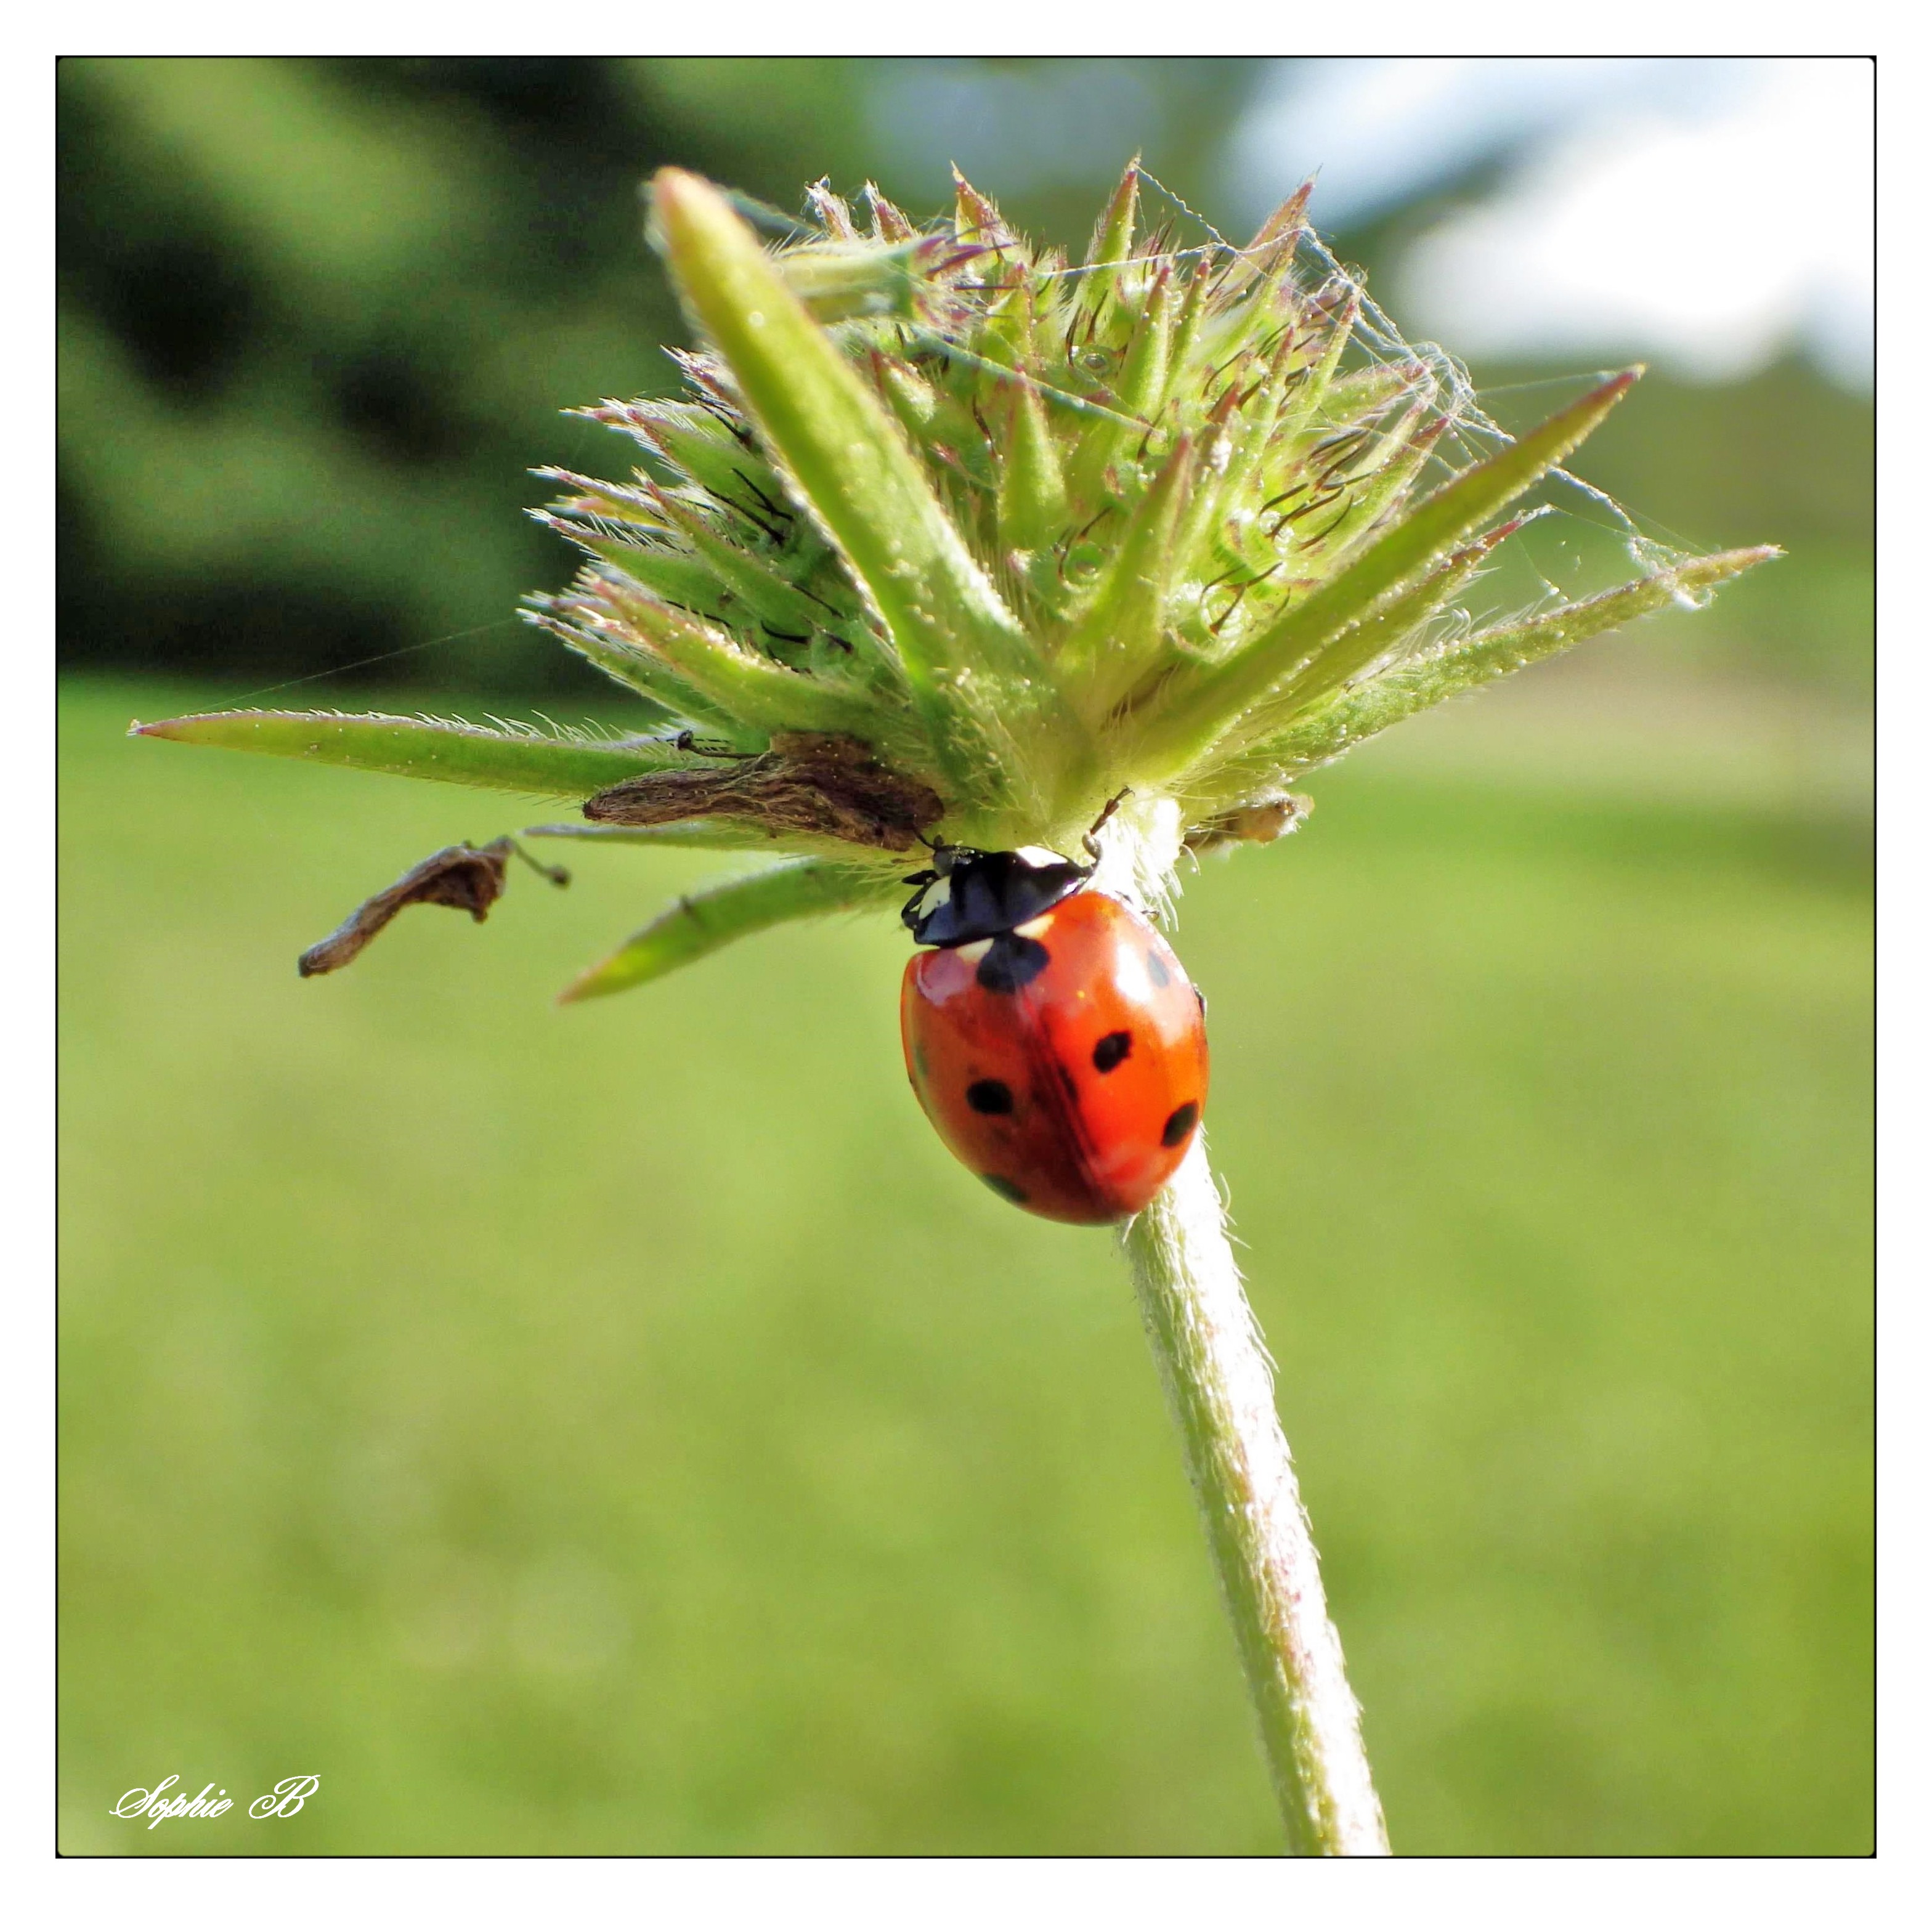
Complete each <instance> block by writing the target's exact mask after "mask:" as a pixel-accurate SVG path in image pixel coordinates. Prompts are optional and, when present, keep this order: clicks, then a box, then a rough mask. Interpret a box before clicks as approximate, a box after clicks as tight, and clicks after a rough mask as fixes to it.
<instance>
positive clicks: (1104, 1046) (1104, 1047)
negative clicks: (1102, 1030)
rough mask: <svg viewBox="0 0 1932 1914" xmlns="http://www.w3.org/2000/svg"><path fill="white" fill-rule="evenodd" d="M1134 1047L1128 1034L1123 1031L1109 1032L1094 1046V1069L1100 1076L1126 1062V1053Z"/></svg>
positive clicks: (1131, 1037) (1131, 1036)
mask: <svg viewBox="0 0 1932 1914" xmlns="http://www.w3.org/2000/svg"><path fill="white" fill-rule="evenodd" d="M1133 1047H1134V1040H1133V1035H1132V1034H1131V1033H1130V1032H1129V1031H1124V1030H1116V1031H1109V1032H1108V1033H1107V1034H1106V1036H1105V1037H1102V1038H1101V1040H1100V1042H1099V1043H1097V1044H1095V1045H1094V1068H1095V1069H1096V1070H1098V1071H1099V1072H1100V1074H1101V1075H1102V1076H1106V1074H1107V1073H1108V1072H1109V1070H1115V1069H1118V1067H1119V1066H1120V1065H1121V1064H1124V1063H1125V1062H1126V1061H1127V1052H1129V1051H1130V1050H1131V1049H1133Z"/></svg>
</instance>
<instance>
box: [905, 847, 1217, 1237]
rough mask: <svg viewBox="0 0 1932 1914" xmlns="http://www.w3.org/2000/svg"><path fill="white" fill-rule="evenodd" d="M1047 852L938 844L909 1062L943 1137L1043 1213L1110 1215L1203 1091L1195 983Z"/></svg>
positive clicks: (910, 987)
mask: <svg viewBox="0 0 1932 1914" xmlns="http://www.w3.org/2000/svg"><path fill="white" fill-rule="evenodd" d="M1093 874H1094V871H1093V868H1092V867H1091V866H1090V865H1079V864H1075V863H1071V862H1068V861H1067V859H1064V858H1061V857H1056V856H1054V855H1053V853H1052V852H1050V851H1046V850H1014V851H983V850H955V849H953V848H951V847H943V848H942V849H941V850H939V851H938V853H937V855H936V856H935V858H934V859H933V868H932V871H930V872H929V873H928V874H926V875H925V876H922V877H917V878H915V879H913V880H912V881H913V882H914V883H917V884H918V885H919V891H918V892H917V894H916V895H915V896H914V897H913V901H911V902H910V904H907V906H906V907H905V910H904V913H903V915H904V921H905V923H906V925H907V928H908V929H910V931H911V932H912V934H913V938H914V939H915V940H916V941H917V942H918V943H919V944H924V945H927V946H929V947H931V948H929V949H926V950H920V951H918V952H916V953H914V955H913V959H912V961H911V962H910V963H909V964H907V966H906V973H905V983H904V986H903V987H902V989H901V992H900V995H899V1027H900V1031H901V1034H902V1035H903V1037H904V1040H905V1056H906V1074H907V1076H909V1077H910V1079H911V1080H912V1087H913V1093H914V1094H915V1095H916V1096H917V1097H918V1098H919V1106H920V1107H921V1108H922V1109H923V1110H924V1111H925V1112H926V1115H927V1116H929V1118H931V1119H932V1126H933V1127H934V1129H935V1130H938V1133H940V1135H941V1137H943V1138H944V1139H945V1142H946V1145H947V1148H949V1149H950V1150H951V1151H952V1152H953V1154H954V1155H955V1156H956V1157H958V1158H959V1160H960V1161H961V1162H962V1163H964V1164H965V1166H967V1168H968V1169H971V1170H973V1171H975V1172H977V1173H978V1175H979V1176H980V1180H981V1181H983V1182H984V1183H985V1184H987V1185H988V1186H989V1187H990V1188H992V1189H993V1190H997V1191H998V1193H999V1194H1000V1195H1001V1196H1004V1197H1005V1198H1006V1199H1007V1200H1008V1201H1009V1202H1014V1203H1017V1204H1018V1205H1019V1206H1020V1207H1021V1208H1022V1209H1024V1210H1027V1211H1031V1213H1032V1214H1034V1215H1035V1216H1040V1217H1052V1218H1053V1219H1054V1220H1055V1221H1057V1222H1060V1223H1118V1222H1120V1221H1121V1220H1122V1219H1123V1218H1124V1217H1130V1216H1133V1215H1134V1214H1136V1212H1137V1211H1140V1210H1143V1209H1145V1208H1146V1207H1147V1205H1148V1203H1150V1202H1151V1201H1152V1200H1153V1199H1154V1193H1155V1192H1156V1191H1157V1190H1159V1189H1160V1187H1161V1185H1162V1184H1164V1183H1165V1182H1166V1181H1167V1180H1168V1178H1169V1177H1171V1176H1172V1175H1173V1174H1174V1172H1175V1171H1176V1170H1177V1169H1179V1168H1180V1166H1181V1159H1182V1158H1183V1157H1185V1156H1186V1155H1187V1146H1188V1145H1189V1143H1190V1142H1191V1141H1192V1140H1193V1136H1194V1132H1195V1130H1196V1128H1197V1127H1198V1126H1199V1124H1200V1121H1201V1112H1202V1106H1204V1105H1205V1103H1206V1102H1207V1100H1208V1034H1207V1031H1206V1028H1205V1025H1204V1023H1203V1022H1202V1002H1201V995H1200V993H1199V992H1198V991H1197V990H1196V989H1195V988H1194V986H1193V985H1192V984H1191V983H1189V982H1188V980H1187V972H1186V971H1184V970H1182V968H1181V963H1180V960H1179V959H1178V958H1177V957H1176V956H1175V954H1174V953H1173V952H1172V950H1170V949H1169V947H1168V945H1167V941H1166V939H1165V938H1163V937H1162V936H1161V935H1160V932H1157V930H1155V929H1154V927H1153V926H1152V925H1151V924H1149V923H1148V922H1147V921H1146V920H1145V919H1144V918H1142V917H1141V916H1139V915H1137V914H1136V913H1135V912H1134V911H1133V910H1130V909H1129V908H1128V907H1127V905H1125V904H1121V903H1119V902H1118V901H1116V900H1115V899H1114V898H1111V897H1109V896H1106V895H1104V894H1103V893H1102V892H1099V891H1097V890H1090V889H1088V888H1087V885H1088V881H1089V880H1090V879H1091V877H1093Z"/></svg>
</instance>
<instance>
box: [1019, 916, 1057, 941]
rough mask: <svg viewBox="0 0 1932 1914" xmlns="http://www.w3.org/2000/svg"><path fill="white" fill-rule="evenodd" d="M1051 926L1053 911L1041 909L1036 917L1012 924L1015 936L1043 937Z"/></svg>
mask: <svg viewBox="0 0 1932 1914" xmlns="http://www.w3.org/2000/svg"><path fill="white" fill-rule="evenodd" d="M1052 928H1053V913H1052V911H1051V910H1043V911H1042V912H1041V913H1040V915H1039V916H1037V917H1034V918H1032V919H1029V920H1028V922H1025V923H1024V924H1016V925H1015V926H1013V935H1015V936H1016V937H1044V936H1046V934H1047V932H1049V931H1050V930H1051V929H1052Z"/></svg>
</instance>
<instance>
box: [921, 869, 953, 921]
mask: <svg viewBox="0 0 1932 1914" xmlns="http://www.w3.org/2000/svg"><path fill="white" fill-rule="evenodd" d="M952 895H953V880H952V879H951V878H950V877H941V878H939V879H938V880H936V881H935V883H932V885H931V886H929V888H928V889H927V891H926V895H924V896H923V897H922V898H920V899H919V922H921V923H924V922H926V919H927V918H929V916H932V913H934V911H935V910H938V908H939V907H940V906H941V904H944V903H947V902H948V901H950V899H951V898H952Z"/></svg>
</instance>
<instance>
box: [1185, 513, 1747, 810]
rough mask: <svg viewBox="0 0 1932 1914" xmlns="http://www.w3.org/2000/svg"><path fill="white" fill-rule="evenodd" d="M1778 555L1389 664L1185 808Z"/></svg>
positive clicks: (1207, 786) (1286, 774) (1693, 570)
mask: <svg viewBox="0 0 1932 1914" xmlns="http://www.w3.org/2000/svg"><path fill="white" fill-rule="evenodd" d="M1780 556H1782V553H1781V551H1780V550H1779V548H1778V547H1777V546H1775V545H1752V546H1748V547H1742V548H1741V549H1739V550H1736V551H1725V552H1718V553H1713V554H1712V556H1709V557H1707V558H1693V559H1685V561H1684V562H1682V564H1679V565H1670V566H1667V567H1666V568H1664V570H1662V571H1656V572H1653V573H1652V574H1651V575H1650V576H1649V577H1647V578H1640V579H1638V580H1636V581H1635V582H1634V583H1631V584H1628V585H1620V586H1618V587H1617V588H1616V589H1615V590H1614V591H1608V592H1599V593H1598V595H1596V596H1595V597H1594V598H1584V599H1582V600H1580V601H1579V602H1578V603H1577V604H1570V605H1565V607H1563V608H1562V610H1558V611H1548V612H1542V613H1538V614H1537V615H1536V616H1534V617H1530V618H1523V619H1515V620H1514V621H1512V622H1511V623H1509V624H1507V625H1493V626H1492V627H1491V628H1490V629H1489V630H1488V631H1484V632H1481V633H1479V634H1477V635H1476V636H1475V637H1467V638H1463V639H1460V640H1456V641H1455V642H1454V643H1448V644H1445V645H1442V646H1439V647H1438V648H1437V649H1434V650H1433V651H1429V652H1424V654H1422V655H1420V656H1418V657H1417V658H1412V659H1410V660H1409V661H1406V662H1404V663H1403V664H1396V665H1392V666H1391V667H1389V669H1388V670H1385V671H1380V672H1378V673H1376V675H1375V676H1373V677H1372V678H1370V679H1367V680H1366V681H1365V682H1363V683H1361V684H1359V685H1355V686H1354V687H1353V688H1351V689H1349V690H1346V691H1341V692H1340V693H1338V694H1336V695H1334V696H1333V697H1330V698H1329V699H1328V700H1326V701H1325V702H1324V703H1320V704H1318V705H1316V706H1314V707H1313V709H1309V710H1307V711H1305V712H1304V714H1303V715H1302V717H1301V718H1300V719H1299V721H1297V722H1295V724H1291V725H1289V726H1288V727H1286V728H1285V729H1283V730H1280V731H1278V732H1277V733H1275V734H1274V736H1271V737H1269V738H1267V739H1264V740H1263V741H1262V742H1259V743H1257V744H1256V745H1252V746H1250V748H1247V749H1246V750H1244V751H1241V752H1239V753H1238V754H1236V755H1235V756H1234V757H1230V758H1229V759H1227V760H1225V761H1224V762H1223V763H1222V764H1220V765H1219V766H1217V767H1216V769H1214V772H1212V773H1211V775H1209V776H1208V777H1207V778H1204V779H1202V781H1200V782H1199V784H1194V785H1190V788H1189V793H1188V796H1189V802H1190V808H1193V807H1194V806H1196V805H1200V806H1203V807H1207V808H1213V807H1215V806H1217V805H1220V806H1225V805H1229V804H1233V803H1238V802H1240V801H1241V799H1244V798H1245V797H1247V796H1250V795H1251V794H1252V793H1255V792H1256V791H1259V790H1274V789H1275V788H1277V787H1279V786H1280V784H1283V783H1285V782H1286V781H1287V780H1288V779H1289V778H1293V777H1295V776H1297V775H1300V774H1301V772H1304V771H1309V770H1313V769H1315V767H1316V766H1318V765H1322V764H1326V763H1331V762H1332V761H1333V760H1334V759H1336V758H1337V757H1340V756H1341V755H1342V754H1343V752H1345V751H1348V750H1350V749H1351V748H1353V747H1354V746H1355V745H1358V744H1360V743H1361V742H1362V740H1363V739H1364V738H1370V737H1373V736H1375V734H1376V733H1377V732H1378V731H1382V730H1387V729H1388V727H1389V726H1390V725H1391V724H1396V723H1398V722H1399V721H1400V720H1401V719H1403V718H1408V717H1411V716H1413V715H1415V713H1416V712H1418V711H1426V710H1427V709H1429V707H1430V706H1431V705H1435V704H1440V703H1442V701H1443V700H1445V698H1451V697H1457V696H1459V695H1460V694H1461V693H1463V692H1464V691H1475V690H1476V689H1477V688H1478V687H1480V686H1481V685H1487V684H1489V683H1490V682H1493V680H1494V679H1498V678H1502V677H1507V676H1508V675H1509V673H1511V672H1512V671H1517V670H1521V669H1522V667H1523V666H1524V665H1526V664H1535V663H1536V662H1537V661H1538V660H1539V659H1541V658H1549V657H1552V656H1553V655H1555V654H1556V652H1560V651H1565V650H1568V649H1569V647H1570V646H1572V645H1574V644H1579V643H1582V641H1583V640H1584V639H1586V638H1590V637H1598V636H1600V635H1601V634H1603V633H1604V632H1606V631H1614V630H1615V629H1616V628H1617V627H1618V626H1619V625H1628V623H1630V622H1631V620H1632V619H1637V618H1641V617H1643V616H1646V614H1647V613H1651V612H1654V611H1659V610H1662V609H1663V608H1664V607H1665V606H1667V605H1668V604H1673V603H1684V602H1686V601H1692V600H1694V597H1695V595H1696V594H1698V593H1700V592H1708V591H1709V590H1711V589H1713V588H1714V587H1715V586H1718V585H1721V584H1722V583H1724V582H1725V581H1726V580H1727V579H1731V578H1734V577H1736V576H1737V575H1738V574H1739V573H1740V572H1743V571H1749V570H1750V569H1751V567H1752V566H1754V565H1762V564H1763V563H1764V562H1766V560H1767V559H1773V558H1778V557H1780Z"/></svg>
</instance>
